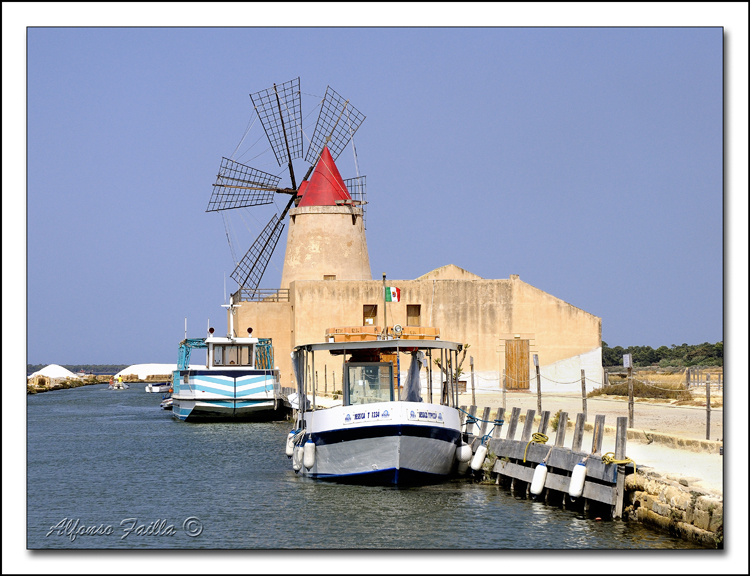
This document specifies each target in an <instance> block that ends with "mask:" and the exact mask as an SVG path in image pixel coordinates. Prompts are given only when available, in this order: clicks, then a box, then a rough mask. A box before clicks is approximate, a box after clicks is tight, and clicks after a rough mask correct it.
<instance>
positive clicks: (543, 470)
mask: <svg viewBox="0 0 750 576" xmlns="http://www.w3.org/2000/svg"><path fill="white" fill-rule="evenodd" d="M545 480H547V466H546V465H545V464H544V462H542V463H540V464H539V465H538V466H537V467H536V469H535V470H534V477H533V478H532V479H531V487H530V488H529V492H531V493H532V494H534V495H535V496H538V495H539V494H541V493H542V490H544V482H545Z"/></svg>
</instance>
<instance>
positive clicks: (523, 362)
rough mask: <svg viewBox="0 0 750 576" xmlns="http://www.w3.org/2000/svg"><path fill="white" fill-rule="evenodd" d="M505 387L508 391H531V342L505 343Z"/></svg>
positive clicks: (509, 341)
mask: <svg viewBox="0 0 750 576" xmlns="http://www.w3.org/2000/svg"><path fill="white" fill-rule="evenodd" d="M505 376H506V378H505V387H506V389H508V390H528V389H529V341H528V340H506V341H505Z"/></svg>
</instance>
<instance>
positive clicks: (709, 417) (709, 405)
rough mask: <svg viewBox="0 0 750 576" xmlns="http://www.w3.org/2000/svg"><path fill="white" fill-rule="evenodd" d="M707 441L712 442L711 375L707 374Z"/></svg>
mask: <svg viewBox="0 0 750 576" xmlns="http://www.w3.org/2000/svg"><path fill="white" fill-rule="evenodd" d="M706 440H711V375H710V374H706Z"/></svg>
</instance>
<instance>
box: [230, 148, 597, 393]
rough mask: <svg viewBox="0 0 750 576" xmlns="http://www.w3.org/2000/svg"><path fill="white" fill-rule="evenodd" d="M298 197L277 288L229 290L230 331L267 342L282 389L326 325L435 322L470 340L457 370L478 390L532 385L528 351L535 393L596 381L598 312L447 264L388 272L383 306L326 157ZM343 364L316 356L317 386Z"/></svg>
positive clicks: (351, 208)
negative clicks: (420, 271) (295, 353)
mask: <svg viewBox="0 0 750 576" xmlns="http://www.w3.org/2000/svg"><path fill="white" fill-rule="evenodd" d="M300 194H301V196H302V198H301V200H300V202H299V203H298V205H297V207H296V208H293V209H291V210H290V212H289V216H290V220H289V230H288V237H287V248H286V255H285V260H284V269H283V272H282V280H281V287H280V289H279V290H272V291H270V290H257V291H251V290H245V289H240V290H238V292H237V293H236V294H235V296H234V300H235V302H238V301H239V304H240V307H239V308H237V309H236V316H235V322H234V325H235V327H236V330H237V333H238V334H239V333H240V331H244V330H245V328H246V327H248V326H251V327H252V328H253V334H254V335H257V336H259V337H269V338H272V339H273V345H274V351H275V364H276V365H277V366H278V367H279V368H280V370H281V378H282V386H296V383H295V382H294V377H293V374H292V366H291V358H290V352H291V350H292V349H293V348H294V347H295V346H299V345H301V344H309V343H313V342H321V341H323V339H324V336H325V330H326V329H327V328H331V327H336V326H380V327H383V326H393V325H394V324H400V325H402V326H404V327H410V326H422V327H437V328H438V329H439V330H440V337H441V338H442V339H444V340H452V341H457V342H462V343H468V344H469V345H470V348H469V350H468V353H467V357H466V359H465V361H464V365H463V371H464V373H465V374H468V372H469V357H473V359H474V368H475V382H476V387H477V390H479V391H490V390H495V391H496V390H498V389H499V388H500V374H502V371H503V370H505V371H506V374H507V382H506V384H507V387H508V388H509V389H515V388H520V389H529V388H530V389H531V390H535V389H536V378H535V368H534V365H533V355H534V354H536V355H538V360H539V365H540V367H541V374H542V376H543V381H542V390H549V389H557V390H559V389H565V390H569V391H575V390H576V388H575V386H571V385H570V383H571V382H574V381H578V380H580V377H581V369H584V370H585V371H586V378H587V382H588V383H589V384H591V385H594V386H596V385H597V384H600V383H601V382H602V361H601V318H598V317H596V316H594V315H592V314H590V313H588V312H585V311H583V310H581V309H580V308H576V307H575V306H572V305H570V304H568V303H567V302H564V301H562V300H560V299H559V298H556V297H554V296H552V295H551V294H547V293H546V292H543V291H542V290H539V289H538V288H535V287H534V286H531V285H530V284H527V283H525V282H523V281H522V280H521V279H520V278H519V277H518V276H517V275H511V276H510V278H508V279H499V280H489V279H485V278H481V277H479V276H477V275H476V274H472V273H471V272H469V271H467V270H464V269H462V268H459V267H458V266H455V265H453V264H449V265H447V266H443V267H441V268H438V269H436V270H433V271H432V272H429V273H427V274H424V275H422V276H420V277H419V278H416V279H414V280H396V279H388V280H387V284H388V285H389V286H397V287H398V288H400V290H401V298H400V301H399V302H389V303H388V304H387V309H386V304H385V303H384V295H383V292H384V290H383V286H384V284H383V281H382V280H373V279H372V273H371V270H370V260H369V255H368V250H367V241H366V238H365V229H364V224H363V210H362V208H361V207H360V206H357V205H356V202H354V201H352V199H351V197H350V196H349V194H348V192H347V189H346V186H345V185H344V183H343V181H342V180H341V177H340V176H339V174H338V170H337V169H336V167H335V164H334V163H333V160H332V159H331V158H330V155H328V156H326V155H325V154H324V155H323V156H321V162H319V164H318V166H317V167H316V169H315V172H314V173H313V175H312V177H311V179H310V182H309V184H308V185H307V186H306V187H304V188H301V189H300ZM386 314H387V318H386V317H385V315H386ZM325 356H327V354H326V355H325ZM340 369H341V361H340V360H339V359H331V358H323V357H321V358H317V357H316V366H315V370H316V372H317V373H318V387H319V389H320V390H323V388H324V386H327V389H328V390H329V391H331V390H333V387H334V379H335V386H336V388H337V389H340V388H341V374H338V373H337V371H340ZM402 372H403V375H404V376H405V370H403V371H402ZM530 375H534V376H533V377H532V378H531V379H530ZM437 377H438V376H437V371H435V373H434V378H437ZM530 380H531V382H530ZM578 390H580V387H579V388H578Z"/></svg>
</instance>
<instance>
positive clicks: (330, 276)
mask: <svg viewBox="0 0 750 576" xmlns="http://www.w3.org/2000/svg"><path fill="white" fill-rule="evenodd" d="M323 280H336V274H323Z"/></svg>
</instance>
